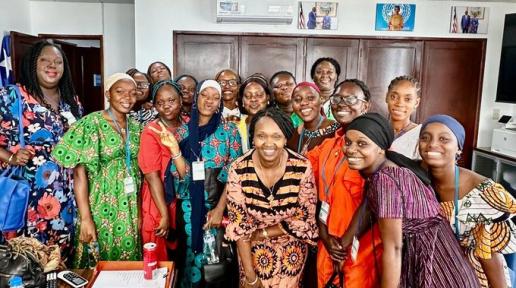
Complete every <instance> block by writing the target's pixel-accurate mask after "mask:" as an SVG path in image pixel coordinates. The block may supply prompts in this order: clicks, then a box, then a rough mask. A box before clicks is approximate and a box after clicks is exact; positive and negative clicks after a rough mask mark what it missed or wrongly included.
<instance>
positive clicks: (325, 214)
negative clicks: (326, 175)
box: [319, 201, 330, 225]
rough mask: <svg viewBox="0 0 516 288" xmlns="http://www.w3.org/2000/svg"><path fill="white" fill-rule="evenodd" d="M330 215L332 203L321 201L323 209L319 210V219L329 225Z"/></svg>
mask: <svg viewBox="0 0 516 288" xmlns="http://www.w3.org/2000/svg"><path fill="white" fill-rule="evenodd" d="M328 215H330V204H328V202H326V201H323V202H322V203H321V211H320V212H319V220H321V222H322V223H324V225H328V223H327V222H328Z"/></svg>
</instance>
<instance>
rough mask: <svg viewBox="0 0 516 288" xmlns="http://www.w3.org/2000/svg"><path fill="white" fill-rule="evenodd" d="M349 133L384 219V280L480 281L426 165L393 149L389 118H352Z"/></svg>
mask: <svg viewBox="0 0 516 288" xmlns="http://www.w3.org/2000/svg"><path fill="white" fill-rule="evenodd" d="M345 139H346V140H345V147H346V156H347V159H348V163H349V167H350V168H351V169H356V170H360V173H361V174H362V175H363V176H364V177H365V178H366V179H367V180H366V195H367V196H366V199H367V200H366V201H367V203H368V204H369V207H370V209H371V211H372V213H373V214H374V215H375V216H376V218H377V219H378V227H379V230H380V236H381V238H382V244H383V253H382V256H381V263H380V264H381V265H378V266H381V267H382V271H381V273H380V274H381V286H382V287H422V288H426V287H428V288H430V287H433V288H436V287H443V288H444V287H447V288H450V287H464V288H466V287H468V288H469V287H479V284H478V280H477V279H476V276H475V273H474V271H473V268H472V267H471V265H470V264H469V262H468V261H467V259H466V257H465V256H464V254H463V253H462V251H461V248H460V246H459V244H458V243H457V240H456V239H455V237H454V235H453V231H452V230H451V227H450V225H449V224H448V222H447V220H446V219H445V218H444V217H443V216H442V215H441V208H440V206H439V203H438V202H437V199H436V198H435V195H434V191H433V190H432V188H431V187H430V181H429V179H428V177H427V176H426V171H424V170H423V169H421V168H420V166H419V165H418V164H417V163H415V162H414V161H412V160H410V159H409V158H407V157H405V156H403V155H401V154H398V153H396V152H393V151H389V150H388V149H389V147H390V145H391V144H392V141H393V139H394V133H393V130H392V127H391V126H390V125H389V122H388V121H387V120H386V119H385V118H383V117H382V116H380V115H379V114H376V113H367V114H364V115H363V116H360V117H358V118H356V119H355V120H353V122H351V123H350V124H349V126H348V130H347V132H346V138H345ZM373 248H374V247H373ZM377 272H379V271H377Z"/></svg>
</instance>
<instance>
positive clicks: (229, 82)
mask: <svg viewBox="0 0 516 288" xmlns="http://www.w3.org/2000/svg"><path fill="white" fill-rule="evenodd" d="M217 82H219V84H220V86H227V85H229V86H230V87H235V86H236V85H237V84H238V81H237V80H234V79H232V80H219V81H217Z"/></svg>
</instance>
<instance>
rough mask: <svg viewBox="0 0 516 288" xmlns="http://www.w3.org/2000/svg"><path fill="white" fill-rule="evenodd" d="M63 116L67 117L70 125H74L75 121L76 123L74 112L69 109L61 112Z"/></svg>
mask: <svg viewBox="0 0 516 288" xmlns="http://www.w3.org/2000/svg"><path fill="white" fill-rule="evenodd" d="M61 116H63V117H65V118H66V120H68V124H70V125H72V124H73V123H75V122H76V121H77V119H76V118H75V116H73V114H72V112H69V111H63V112H61Z"/></svg>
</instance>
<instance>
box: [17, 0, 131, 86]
mask: <svg viewBox="0 0 516 288" xmlns="http://www.w3.org/2000/svg"><path fill="white" fill-rule="evenodd" d="M12 2H14V1H12ZM30 15H31V33H32V34H34V35H37V34H39V33H47V34H70V35H104V43H103V45H104V77H108V76H109V75H111V74H113V73H115V72H124V71H126V70H127V69H128V68H131V67H134V28H133V27H134V5H133V4H108V3H106V4H102V3H71V2H53V1H51V2H47V1H31V2H30Z"/></svg>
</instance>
